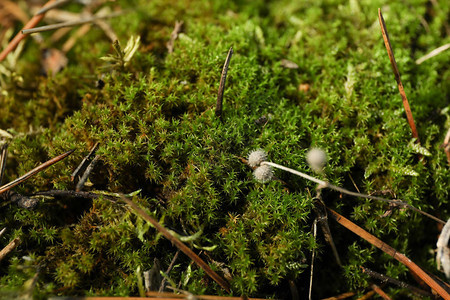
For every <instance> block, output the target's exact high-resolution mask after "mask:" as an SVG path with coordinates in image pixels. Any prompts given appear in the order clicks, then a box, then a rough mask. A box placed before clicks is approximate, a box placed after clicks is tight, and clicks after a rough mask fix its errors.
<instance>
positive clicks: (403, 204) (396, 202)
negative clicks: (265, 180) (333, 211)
mask: <svg viewBox="0 0 450 300" xmlns="http://www.w3.org/2000/svg"><path fill="white" fill-rule="evenodd" d="M261 165H268V166H272V167H274V168H277V169H280V170H283V171H286V172H289V173H292V174H295V175H297V176H300V177H302V178H305V179H308V180H310V181H312V182H315V183H317V184H319V186H318V188H329V189H332V190H335V191H338V192H340V193H343V194H347V195H350V196H354V197H360V198H366V199H372V200H378V201H383V202H387V203H391V204H394V205H398V206H400V207H406V208H408V209H411V210H413V211H415V212H418V213H420V214H422V215H424V216H427V217H429V218H430V219H433V220H435V221H436V222H438V223H441V224H445V222H444V221H442V220H441V219H439V218H437V217H435V216H433V215H430V214H429V213H426V212H424V211H422V210H420V209H418V208H415V207H414V206H412V205H410V204H408V203H406V202H404V201H401V200H390V199H385V198H381V197H376V196H371V195H366V194H361V193H355V192H351V191H349V190H347V189H344V188H341V187H338V186H336V185H333V184H331V183H329V182H326V181H323V180H320V179H317V178H315V177H312V176H309V175H307V174H305V173H302V172H299V171H297V170H294V169H291V168H288V167H285V166H282V165H279V164H276V163H273V162H269V161H264V162H262V163H261Z"/></svg>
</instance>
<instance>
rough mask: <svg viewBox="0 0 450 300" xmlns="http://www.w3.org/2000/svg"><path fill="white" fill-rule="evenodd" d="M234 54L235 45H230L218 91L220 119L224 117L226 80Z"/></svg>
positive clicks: (217, 106) (217, 111) (217, 109)
mask: <svg viewBox="0 0 450 300" xmlns="http://www.w3.org/2000/svg"><path fill="white" fill-rule="evenodd" d="M232 55H233V47H230V50H228V55H227V58H226V59H225V64H224V65H223V69H222V75H221V77H220V84H219V91H218V93H217V102H216V117H218V118H219V119H222V107H223V93H224V91H225V82H226V80H227V72H228V66H229V65H230V60H231V56H232Z"/></svg>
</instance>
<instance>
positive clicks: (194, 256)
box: [121, 196, 230, 292]
mask: <svg viewBox="0 0 450 300" xmlns="http://www.w3.org/2000/svg"><path fill="white" fill-rule="evenodd" d="M121 198H122V200H123V201H124V202H125V203H126V204H128V205H129V206H130V207H131V208H132V209H133V211H134V212H135V213H136V214H137V215H139V216H140V217H141V218H143V219H144V220H146V221H147V222H149V223H150V224H152V225H153V226H154V227H155V228H156V230H158V231H159V232H160V233H161V234H162V235H163V236H164V237H165V238H167V239H168V240H169V241H171V242H172V244H174V245H175V246H176V247H177V248H178V249H180V250H181V251H182V252H183V253H184V254H186V255H187V256H188V257H189V258H190V259H192V260H193V261H194V262H195V263H196V264H197V265H198V266H199V267H200V268H202V269H203V270H204V271H205V272H206V274H208V275H209V276H210V277H211V278H212V279H213V280H214V281H215V282H217V283H218V284H219V285H220V286H221V287H222V288H223V289H225V290H226V291H227V292H230V284H229V283H228V282H227V281H226V280H225V279H223V278H222V277H221V276H220V275H219V274H217V273H216V272H214V271H213V270H212V269H211V268H210V266H208V264H207V263H206V262H205V261H204V260H202V259H201V258H200V257H199V256H198V255H197V254H195V253H194V252H193V251H192V250H191V249H190V248H189V247H187V246H186V245H185V244H184V243H183V242H182V241H180V240H179V239H178V238H176V237H175V236H173V235H172V234H171V233H170V232H169V231H168V230H167V229H166V228H164V227H163V226H162V225H161V224H159V222H158V221H156V220H155V219H154V218H152V217H151V216H150V215H148V214H147V213H146V212H145V211H144V210H143V209H141V208H140V207H139V206H137V205H136V204H135V203H134V202H133V201H131V200H129V199H127V198H125V197H124V196H122V197H121Z"/></svg>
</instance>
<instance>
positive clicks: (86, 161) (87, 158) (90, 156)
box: [70, 142, 100, 181]
mask: <svg viewBox="0 0 450 300" xmlns="http://www.w3.org/2000/svg"><path fill="white" fill-rule="evenodd" d="M98 145H100V143H99V142H97V143H95V144H94V146H92V148H91V150H89V153H88V155H86V156H85V157H84V158H83V160H82V161H81V163H80V164H79V165H78V167H77V168H76V169H75V171H73V173H72V175H71V176H70V180H71V181H74V180H75V177H76V176H77V175H78V174H79V173H80V172H81V171H82V170H84V169H85V168H86V167H87V166H88V165H89V163H90V162H91V160H92V159H93V158H94V154H95V152H96V151H97V148H98Z"/></svg>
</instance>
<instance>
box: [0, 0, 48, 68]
mask: <svg viewBox="0 0 450 300" xmlns="http://www.w3.org/2000/svg"><path fill="white" fill-rule="evenodd" d="M53 2H55V0H49V1H48V2H47V3H46V4H45V5H44V7H47V6H48V5H50V4H52V3H53ZM44 16H45V14H40V15H36V16H34V17H32V18H31V19H30V21H28V23H27V24H25V26H24V27H23V29H30V28H33V27H34V26H36V25H37V24H38V23H39V22H40V21H41V20H42V19H43V18H44ZM25 36H26V35H25V34H23V33H22V31H19V32H18V33H17V35H16V36H15V37H14V38H13V39H12V41H11V42H9V44H8V46H6V48H5V49H3V51H2V52H1V53H0V61H2V60H4V59H5V58H6V56H7V55H8V54H9V53H10V52H11V51H13V50H14V49H15V48H16V47H17V45H18V44H19V43H20V41H22V40H23V39H24V38H25Z"/></svg>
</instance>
